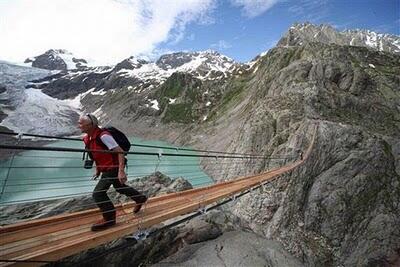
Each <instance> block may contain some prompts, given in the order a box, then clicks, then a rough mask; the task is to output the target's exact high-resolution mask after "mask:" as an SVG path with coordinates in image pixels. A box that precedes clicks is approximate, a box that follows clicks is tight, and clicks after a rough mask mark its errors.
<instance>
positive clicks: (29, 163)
mask: <svg viewBox="0 0 400 267" xmlns="http://www.w3.org/2000/svg"><path fill="white" fill-rule="evenodd" d="M0 134H1V132H0ZM26 136H29V135H26ZM19 137H21V135H19ZM34 137H36V138H37V137H41V138H44V137H46V138H50V137H49V136H40V135H34ZM52 138H57V139H60V138H59V137H52ZM62 139H63V140H70V141H71V140H72V141H78V140H79V141H81V139H79V138H72V139H71V138H65V137H63V138H62ZM52 145H54V144H52ZM77 146H83V144H82V143H78V142H77ZM134 146H136V148H134V151H131V152H128V153H127V158H128V163H127V165H126V167H127V170H126V174H127V176H128V179H129V182H128V184H129V185H132V186H134V187H136V186H139V187H140V185H139V184H143V183H144V184H145V183H146V180H145V179H146V177H147V179H148V177H150V176H152V175H153V176H154V175H155V173H159V174H160V175H165V176H167V177H170V178H171V179H172V180H174V179H176V178H178V177H182V178H184V179H185V180H187V181H188V182H189V183H190V184H191V185H192V186H193V187H195V188H196V187H202V186H208V185H212V184H214V183H215V182H218V181H229V180H231V179H234V178H235V177H236V176H238V175H242V176H248V175H253V174H256V173H258V172H259V171H261V170H262V169H261V168H262V166H265V162H266V161H268V162H275V165H276V164H281V163H283V162H286V161H287V160H294V159H296V158H297V156H298V155H275V156H273V157H272V156H270V157H266V156H263V155H257V154H252V153H232V152H222V151H211V150H210V151H207V150H195V149H189V148H177V147H172V146H155V145H140V144H134ZM3 149H7V150H11V151H12V153H11V154H10V155H11V156H10V157H9V158H8V159H3V160H2V161H0V186H1V195H0V209H1V208H2V207H7V206H10V205H13V204H14V205H19V204H28V203H30V204H31V203H36V202H44V201H56V200H65V199H71V198H75V199H77V198H87V199H91V195H92V194H93V192H94V191H93V190H94V187H95V185H96V183H97V181H94V180H92V179H91V178H92V176H93V172H94V170H87V169H84V168H83V161H82V153H84V152H102V153H116V152H113V151H105V150H97V151H94V150H87V149H82V148H76V147H59V146H50V145H44V146H33V145H31V146H28V145H23V146H21V145H18V144H16V145H4V144H2V145H0V151H1V150H3ZM200 159H201V160H200ZM102 179H110V180H112V179H118V178H117V177H115V178H102ZM166 187H167V186H166ZM140 189H141V188H139V190H140ZM111 191H112V190H111ZM118 201H119V200H117V203H118ZM87 205H88V207H92V206H93V202H91V203H90V204H87ZM83 206H84V205H83ZM81 208H82V207H81ZM71 209H73V208H68V207H64V208H59V209H51V212H52V214H54V213H55V212H56V213H62V212H67V211H71ZM37 212H38V213H40V212H42V211H41V210H38V211H37ZM37 215H38V214H33V213H30V216H37ZM3 217H7V216H0V224H3V223H1V219H2V218H3Z"/></svg>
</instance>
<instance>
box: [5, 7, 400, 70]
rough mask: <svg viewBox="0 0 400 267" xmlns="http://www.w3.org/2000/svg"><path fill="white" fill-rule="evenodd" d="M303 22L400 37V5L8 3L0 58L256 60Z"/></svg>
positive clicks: (101, 61) (113, 61)
mask: <svg viewBox="0 0 400 267" xmlns="http://www.w3.org/2000/svg"><path fill="white" fill-rule="evenodd" d="M296 22H300V23H302V22H311V23H314V24H318V25H319V24H322V23H324V24H330V25H332V26H333V27H335V28H337V29H338V30H345V29H356V28H359V29H368V30H372V31H376V32H379V33H389V34H395V35H400V0H0V37H1V40H0V60H6V61H10V62H23V61H24V60H25V59H26V58H27V57H32V56H37V55H40V54H42V53H44V52H45V51H47V50H48V49H66V50H68V51H70V52H72V53H73V54H74V55H76V56H77V57H83V58H85V59H88V60H91V61H92V62H95V63H96V64H100V65H106V64H107V65H108V64H116V63H118V62H120V61H121V60H123V59H125V58H128V57H130V56H138V57H142V58H146V59H150V60H155V59H157V58H158V57H159V56H160V55H162V54H166V53H172V52H178V51H202V50H208V49H212V50H216V51H218V52H220V53H221V54H224V55H226V56H228V57H230V58H232V59H234V60H236V61H239V62H248V61H250V60H251V59H253V58H254V57H256V56H257V55H258V54H260V53H262V52H265V51H266V50H268V49H270V48H272V47H273V46H275V44H276V43H277V42H278V40H279V39H280V38H281V37H282V36H283V35H284V34H285V33H286V31H287V30H288V29H289V27H290V26H291V25H293V24H294V23H296Z"/></svg>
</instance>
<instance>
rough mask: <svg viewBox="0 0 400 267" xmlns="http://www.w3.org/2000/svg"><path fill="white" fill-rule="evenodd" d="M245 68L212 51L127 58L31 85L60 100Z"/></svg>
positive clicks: (221, 74)
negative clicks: (174, 77) (154, 58)
mask: <svg viewBox="0 0 400 267" xmlns="http://www.w3.org/2000/svg"><path fill="white" fill-rule="evenodd" d="M243 69H244V65H243V64H240V63H237V62H235V61H233V60H232V59H230V58H228V57H226V56H224V55H221V54H219V53H217V52H215V51H202V52H179V53H173V54H167V55H163V56H161V57H160V58H159V59H158V60H157V61H156V62H149V61H146V60H143V59H139V58H136V57H130V58H127V59H125V60H123V61H121V62H120V63H118V64H117V65H115V66H113V67H96V68H86V69H84V70H72V71H68V72H66V73H61V74H58V75H56V76H57V77H56V79H55V77H54V76H53V77H48V78H47V80H46V79H42V80H38V81H36V82H38V84H36V85H35V84H33V85H32V86H33V87H35V88H41V89H43V91H44V92H45V93H46V94H49V95H51V96H53V97H57V98H60V99H67V98H74V97H76V96H77V95H79V94H82V93H84V92H87V91H88V90H92V91H107V90H111V89H118V88H127V87H129V88H131V89H135V88H136V89H138V90H143V89H144V88H151V87H154V86H158V85H160V84H162V83H163V82H164V81H165V80H167V79H168V78H169V77H170V76H171V75H172V74H173V73H176V72H183V73H188V74H190V75H192V76H193V77H195V78H197V79H200V80H203V81H210V80H218V79H224V78H228V77H231V76H232V75H235V74H240V73H241V72H242V71H243Z"/></svg>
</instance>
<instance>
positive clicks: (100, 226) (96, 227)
mask: <svg viewBox="0 0 400 267" xmlns="http://www.w3.org/2000/svg"><path fill="white" fill-rule="evenodd" d="M113 225H115V219H114V220H109V221H106V220H104V219H102V220H101V221H98V222H96V223H95V224H93V225H92V228H91V230H92V231H93V232H96V231H102V230H105V229H107V228H109V227H111V226H113Z"/></svg>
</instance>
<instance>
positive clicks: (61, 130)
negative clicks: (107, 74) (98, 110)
mask: <svg viewBox="0 0 400 267" xmlns="http://www.w3.org/2000/svg"><path fill="white" fill-rule="evenodd" d="M52 74H53V72H51V71H48V70H43V69H38V68H31V67H23V66H17V65H12V64H9V63H7V62H4V61H0V88H2V90H0V126H3V127H6V128H8V129H10V130H13V131H15V132H24V133H35V134H50V135H70V134H72V133H75V132H76V131H77V129H76V121H77V118H78V109H79V102H77V103H74V102H72V101H70V100H67V101H65V100H64V101H63V100H59V99H55V98H52V97H50V96H48V95H46V94H44V93H43V92H42V91H41V90H38V89H33V88H28V89H26V88H25V87H26V86H27V85H28V84H29V80H33V79H39V78H43V77H46V76H49V75H52Z"/></svg>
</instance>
